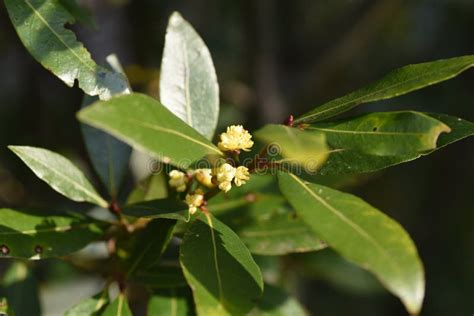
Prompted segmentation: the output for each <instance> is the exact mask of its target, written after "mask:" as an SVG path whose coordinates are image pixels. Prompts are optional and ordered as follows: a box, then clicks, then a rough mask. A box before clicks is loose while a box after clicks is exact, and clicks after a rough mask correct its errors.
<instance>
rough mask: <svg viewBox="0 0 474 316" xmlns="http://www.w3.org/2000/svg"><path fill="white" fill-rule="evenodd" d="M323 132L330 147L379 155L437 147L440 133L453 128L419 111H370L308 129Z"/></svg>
mask: <svg viewBox="0 0 474 316" xmlns="http://www.w3.org/2000/svg"><path fill="white" fill-rule="evenodd" d="M305 130H308V131H316V132H318V133H324V134H325V135H326V139H327V142H328V144H329V145H330V146H331V148H333V149H336V150H340V149H342V150H346V149H349V150H357V151H359V152H362V153H368V154H371V155H376V156H395V155H405V154H413V153H419V152H425V151H428V150H432V149H435V148H436V142H437V140H438V137H439V136H440V134H441V133H449V132H450V131H451V130H450V128H449V127H448V126H447V125H446V124H444V123H442V122H440V121H438V120H435V119H434V118H432V117H430V116H428V115H426V114H424V113H418V112H411V111H406V112H382V113H370V114H366V115H362V116H359V117H356V118H350V119H344V120H340V121H336V122H330V123H319V124H316V125H311V126H308V127H306V128H305Z"/></svg>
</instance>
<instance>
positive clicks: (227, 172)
mask: <svg viewBox="0 0 474 316" xmlns="http://www.w3.org/2000/svg"><path fill="white" fill-rule="evenodd" d="M236 171H237V169H235V168H234V167H232V166H231V165H229V164H228V163H225V164H223V165H221V166H220V167H218V168H217V169H216V170H215V171H214V172H215V175H216V178H217V183H218V184H219V189H221V190H222V191H224V192H228V191H229V190H230V189H231V188H232V180H233V179H234V176H235V173H236Z"/></svg>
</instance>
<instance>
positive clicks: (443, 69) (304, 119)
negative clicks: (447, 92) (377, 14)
mask: <svg viewBox="0 0 474 316" xmlns="http://www.w3.org/2000/svg"><path fill="white" fill-rule="evenodd" d="M472 65H473V63H472V62H471V63H469V64H467V65H466V66H464V67H462V68H461V69H460V71H459V72H462V71H464V70H465V69H468V68H470V67H472ZM458 67H459V65H453V66H448V67H445V68H442V71H446V70H449V69H451V68H458ZM438 71H440V70H439V69H437V70H433V71H430V72H427V73H424V74H423V75H420V76H417V77H414V78H412V79H410V80H406V81H402V82H398V83H396V84H394V85H390V86H388V87H385V88H383V89H380V90H376V91H374V92H371V93H367V94H364V95H362V96H360V97H358V98H355V99H352V100H349V101H346V102H343V103H340V104H338V105H335V106H333V107H329V108H327V109H323V110H321V111H318V112H314V113H312V114H310V115H308V116H306V117H302V118H301V119H300V120H296V121H307V120H308V119H311V118H313V117H316V118H317V117H318V116H320V115H322V114H324V113H326V112H330V111H334V110H337V109H339V108H341V107H344V106H346V105H348V104H351V103H356V104H357V103H358V102H359V101H361V100H362V101H361V102H364V101H363V99H364V98H367V97H371V96H373V95H375V94H378V93H383V92H385V91H387V90H389V89H393V88H396V87H398V86H401V85H404V84H407V83H410V82H412V81H416V80H418V79H420V78H423V77H428V76H431V75H432V74H434V73H436V72H438ZM459 72H457V73H455V74H452V75H450V76H447V77H446V78H445V79H439V80H435V81H433V82H430V83H429V84H428V85H433V84H435V83H437V82H441V81H443V80H448V79H450V78H453V77H454V76H456V74H458V73H459ZM387 76H388V75H387ZM381 80H383V78H382V79H381ZM374 84H375V83H374ZM362 89H365V88H362ZM414 90H417V88H415V89H413V90H410V91H406V92H400V93H395V94H394V95H393V96H394V97H396V96H399V95H401V94H405V93H409V92H411V91H414ZM353 93H357V91H355V92H353ZM351 94H352V93H351ZM348 96H350V94H349V95H347V96H346V97H348ZM341 98H344V97H341ZM387 98H390V97H383V98H381V99H377V100H384V99H387ZM337 100H338V99H336V100H334V101H329V102H328V103H326V104H323V105H321V106H320V107H324V106H325V105H329V104H331V103H332V102H335V101H337ZM374 101H376V100H368V101H367V102H374ZM316 110H317V109H316Z"/></svg>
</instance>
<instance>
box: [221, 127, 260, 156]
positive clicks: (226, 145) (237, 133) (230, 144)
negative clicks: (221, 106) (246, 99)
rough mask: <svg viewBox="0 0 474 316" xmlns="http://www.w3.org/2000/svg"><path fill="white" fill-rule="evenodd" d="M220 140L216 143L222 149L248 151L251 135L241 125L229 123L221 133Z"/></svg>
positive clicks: (251, 144)
mask: <svg viewBox="0 0 474 316" xmlns="http://www.w3.org/2000/svg"><path fill="white" fill-rule="evenodd" d="M220 137H221V141H220V142H219V143H218V144H217V146H218V147H219V149H220V150H222V151H231V150H236V151H237V150H244V151H250V148H252V146H253V141H252V140H251V139H252V135H250V133H249V132H248V131H247V130H245V129H244V128H243V127H242V125H231V126H229V127H227V131H226V132H225V133H222V134H221V136H220Z"/></svg>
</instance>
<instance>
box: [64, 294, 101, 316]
mask: <svg viewBox="0 0 474 316" xmlns="http://www.w3.org/2000/svg"><path fill="white" fill-rule="evenodd" d="M107 294H108V292H107V291H103V292H102V293H99V294H97V295H95V296H93V297H91V298H88V299H85V300H83V301H82V302H80V303H78V304H76V305H74V306H73V307H71V308H70V309H68V310H67V311H66V312H65V313H64V316H84V315H96V314H98V313H99V312H100V311H101V310H102V309H103V308H104V307H105V306H106V305H107V304H108V303H109V298H108V295H107Z"/></svg>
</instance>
